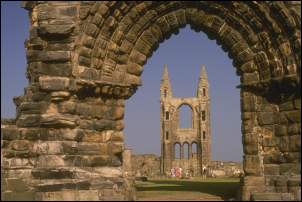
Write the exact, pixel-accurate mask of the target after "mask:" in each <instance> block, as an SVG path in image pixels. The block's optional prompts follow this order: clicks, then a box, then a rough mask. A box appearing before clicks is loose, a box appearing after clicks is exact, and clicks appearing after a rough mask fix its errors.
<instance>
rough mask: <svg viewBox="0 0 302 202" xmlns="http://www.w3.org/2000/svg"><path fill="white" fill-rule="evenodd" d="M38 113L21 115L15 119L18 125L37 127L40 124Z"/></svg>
mask: <svg viewBox="0 0 302 202" xmlns="http://www.w3.org/2000/svg"><path fill="white" fill-rule="evenodd" d="M40 119H41V116H40V115H21V116H20V117H19V118H18V120H17V126H18V127H25V128H26V127H37V126H39V125H40Z"/></svg>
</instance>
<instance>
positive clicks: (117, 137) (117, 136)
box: [111, 131, 124, 142]
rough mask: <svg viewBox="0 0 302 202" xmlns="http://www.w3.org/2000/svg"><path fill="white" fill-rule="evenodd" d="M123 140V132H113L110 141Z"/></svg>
mask: <svg viewBox="0 0 302 202" xmlns="http://www.w3.org/2000/svg"><path fill="white" fill-rule="evenodd" d="M123 140H124V134H123V132H121V131H119V132H114V133H113V134H112V136H111V141H116V142H123Z"/></svg>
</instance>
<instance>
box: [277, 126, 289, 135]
mask: <svg viewBox="0 0 302 202" xmlns="http://www.w3.org/2000/svg"><path fill="white" fill-rule="evenodd" d="M275 135H276V136H285V135H287V127H286V126H284V125H275Z"/></svg>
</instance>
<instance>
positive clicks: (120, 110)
mask: <svg viewBox="0 0 302 202" xmlns="http://www.w3.org/2000/svg"><path fill="white" fill-rule="evenodd" d="M123 117H124V107H115V109H114V110H113V118H114V120H119V119H122V118H123Z"/></svg>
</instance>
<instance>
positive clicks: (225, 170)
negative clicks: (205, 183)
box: [208, 161, 243, 177]
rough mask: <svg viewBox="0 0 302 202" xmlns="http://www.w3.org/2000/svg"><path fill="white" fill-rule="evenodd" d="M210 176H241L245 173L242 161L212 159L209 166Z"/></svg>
mask: <svg viewBox="0 0 302 202" xmlns="http://www.w3.org/2000/svg"><path fill="white" fill-rule="evenodd" d="M208 168H209V169H208V176H209V177H240V176H241V175H243V167H242V163H238V162H232V161H211V162H210V165H209V166H208Z"/></svg>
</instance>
